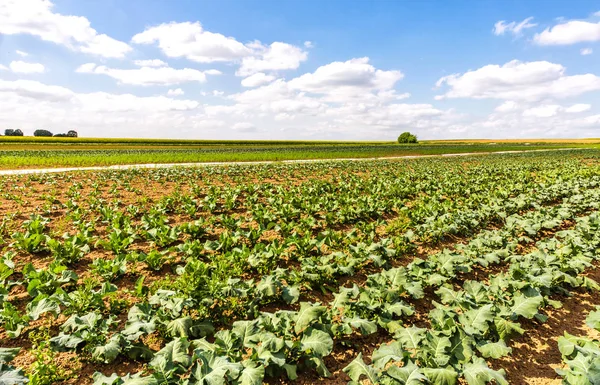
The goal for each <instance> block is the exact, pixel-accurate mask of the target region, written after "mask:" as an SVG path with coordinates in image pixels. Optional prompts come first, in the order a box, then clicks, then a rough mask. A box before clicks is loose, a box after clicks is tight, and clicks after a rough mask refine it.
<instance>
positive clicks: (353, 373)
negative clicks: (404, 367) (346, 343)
mask: <svg viewBox="0 0 600 385" xmlns="http://www.w3.org/2000/svg"><path fill="white" fill-rule="evenodd" d="M342 370H343V372H344V373H346V374H347V375H348V377H350V379H351V380H352V381H355V382H359V380H360V378H361V377H362V376H365V377H367V379H368V380H369V381H371V384H378V383H379V382H378V381H379V378H378V376H377V374H375V370H373V368H371V367H370V366H368V365H367V364H365V362H364V361H363V359H362V353H358V356H357V357H356V358H355V359H354V360H353V361H352V362H351V363H350V364H348V366H346V367H345V368H344V369H342Z"/></svg>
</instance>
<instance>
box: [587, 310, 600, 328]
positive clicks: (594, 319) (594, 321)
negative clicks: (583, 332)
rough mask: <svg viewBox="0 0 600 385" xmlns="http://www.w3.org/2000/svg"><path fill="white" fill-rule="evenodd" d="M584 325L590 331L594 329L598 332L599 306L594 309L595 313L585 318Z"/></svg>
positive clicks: (599, 320) (599, 321) (599, 323)
mask: <svg viewBox="0 0 600 385" xmlns="http://www.w3.org/2000/svg"><path fill="white" fill-rule="evenodd" d="M585 323H586V324H587V325H588V326H589V327H591V328H592V329H596V330H598V331H599V332H600V306H599V307H597V308H596V311H593V312H591V313H590V314H589V315H588V316H587V318H586V319H585Z"/></svg>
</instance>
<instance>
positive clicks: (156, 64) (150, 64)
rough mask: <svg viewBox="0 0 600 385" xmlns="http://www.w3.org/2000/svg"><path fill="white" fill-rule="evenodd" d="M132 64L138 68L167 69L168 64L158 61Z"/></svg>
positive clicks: (142, 61)
mask: <svg viewBox="0 0 600 385" xmlns="http://www.w3.org/2000/svg"><path fill="white" fill-rule="evenodd" d="M133 64H135V65H136V66H138V67H167V66H168V64H167V63H165V62H164V61H162V60H160V59H149V60H134V61H133Z"/></svg>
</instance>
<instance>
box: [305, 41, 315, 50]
mask: <svg viewBox="0 0 600 385" xmlns="http://www.w3.org/2000/svg"><path fill="white" fill-rule="evenodd" d="M314 46H315V45H314V44H313V42H312V41H308V40H307V41H305V42H304V47H305V48H313V47H314Z"/></svg>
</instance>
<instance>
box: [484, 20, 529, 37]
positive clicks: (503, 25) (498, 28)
mask: <svg viewBox="0 0 600 385" xmlns="http://www.w3.org/2000/svg"><path fill="white" fill-rule="evenodd" d="M531 20H533V17H528V18H527V19H525V20H523V21H522V22H520V23H517V22H516V21H512V22H510V23H507V22H506V21H504V20H501V21H499V22H497V23H496V24H494V35H497V36H499V35H504V34H505V33H506V32H510V33H512V34H513V35H515V36H519V35H520V34H521V33H522V32H523V30H524V29H527V28H533V27H535V26H537V24H535V23H531Z"/></svg>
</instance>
